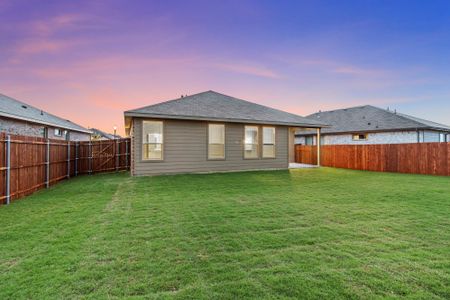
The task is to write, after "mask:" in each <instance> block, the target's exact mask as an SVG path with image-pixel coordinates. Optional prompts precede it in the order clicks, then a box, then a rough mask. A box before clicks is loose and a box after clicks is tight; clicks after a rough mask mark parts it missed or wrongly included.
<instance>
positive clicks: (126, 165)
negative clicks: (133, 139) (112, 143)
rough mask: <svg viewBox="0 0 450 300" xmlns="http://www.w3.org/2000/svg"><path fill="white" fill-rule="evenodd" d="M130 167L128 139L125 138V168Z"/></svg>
mask: <svg viewBox="0 0 450 300" xmlns="http://www.w3.org/2000/svg"><path fill="white" fill-rule="evenodd" d="M126 169H128V140H125V170H126Z"/></svg>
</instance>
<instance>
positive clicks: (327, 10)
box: [0, 0, 450, 133]
mask: <svg viewBox="0 0 450 300" xmlns="http://www.w3.org/2000/svg"><path fill="white" fill-rule="evenodd" d="M0 20H1V22H0V62H1V63H0V93H2V94H5V95H8V96H11V97H13V98H16V99H19V100H22V101H24V102H27V103H29V104H31V105H34V106H37V107H39V108H43V109H44V110H46V111H48V112H51V113H54V114H56V115H58V116H61V117H64V118H67V119H70V120H72V121H74V122H76V123H79V124H81V125H83V126H86V127H97V128H100V129H103V130H105V131H109V132H111V131H112V128H113V126H114V125H117V126H118V127H119V129H120V132H121V133H123V127H124V126H123V111H124V110H127V109H132V108H136V107H140V106H144V105H149V104H152V103H157V102H160V101H164V100H170V99H174V98H178V97H179V96H180V95H181V94H193V93H198V92H202V91H205V90H215V91H217V92H221V93H224V94H228V95H231V96H235V97H238V98H242V99H246V100H250V101H253V102H257V103H260V104H263V105H268V106H271V107H274V108H279V109H283V110H286V111H289V112H293V113H297V114H300V115H307V114H310V113H313V112H316V111H318V110H328V109H336V108H343V107H349V106H355V105H364V104H372V105H376V106H379V107H383V108H385V107H388V106H389V107H390V108H392V109H397V110H398V111H401V112H403V113H407V114H412V115H415V116H418V117H422V118H427V119H431V120H433V121H437V122H441V123H446V124H450V1H361V0H358V1H242V0H241V1H223V0H222V1H212V0H210V1H21V0H14V1H13V0H0Z"/></svg>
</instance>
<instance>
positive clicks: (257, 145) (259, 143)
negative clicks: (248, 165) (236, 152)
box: [242, 125, 261, 160]
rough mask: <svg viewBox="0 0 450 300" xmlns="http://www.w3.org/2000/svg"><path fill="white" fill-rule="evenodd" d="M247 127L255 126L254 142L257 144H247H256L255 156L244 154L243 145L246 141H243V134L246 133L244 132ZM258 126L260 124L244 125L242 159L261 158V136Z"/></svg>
mask: <svg viewBox="0 0 450 300" xmlns="http://www.w3.org/2000/svg"><path fill="white" fill-rule="evenodd" d="M247 127H254V128H256V142H257V144H248V145H256V157H246V156H245V146H246V145H247V143H246V142H245V134H246V132H247V130H246V129H247ZM259 128H260V126H258V125H244V136H243V143H242V146H243V147H242V152H243V153H242V154H243V159H249V160H251V159H261V150H260V147H261V141H260V139H261V136H260V134H259V131H260V130H259Z"/></svg>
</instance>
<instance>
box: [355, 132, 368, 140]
mask: <svg viewBox="0 0 450 300" xmlns="http://www.w3.org/2000/svg"><path fill="white" fill-rule="evenodd" d="M361 135H364V139H360V138H359V137H360V136H361ZM355 136H358V138H357V139H355ZM368 139H369V135H368V134H367V133H353V134H352V141H356V142H359V141H367V140H368Z"/></svg>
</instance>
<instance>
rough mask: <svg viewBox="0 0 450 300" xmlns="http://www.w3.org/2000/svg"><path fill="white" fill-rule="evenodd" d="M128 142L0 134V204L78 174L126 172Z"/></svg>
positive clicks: (128, 159) (122, 140) (121, 140)
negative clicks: (82, 140) (49, 138)
mask: <svg viewBox="0 0 450 300" xmlns="http://www.w3.org/2000/svg"><path fill="white" fill-rule="evenodd" d="M129 156H130V140H129V139H117V140H108V141H89V142H74V141H60V140H47V139H43V138H38V137H26V136H19V135H7V134H5V133H0V182H1V185H0V204H9V203H10V202H11V201H13V200H17V199H19V198H21V197H23V196H26V195H29V194H31V193H33V192H35V191H37V190H39V189H42V188H45V187H49V186H51V185H53V184H55V183H57V182H58V181H61V180H63V179H69V178H70V177H73V176H77V175H80V174H93V173H100V172H111V171H119V170H129V168H130V165H129V162H130V157H129Z"/></svg>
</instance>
